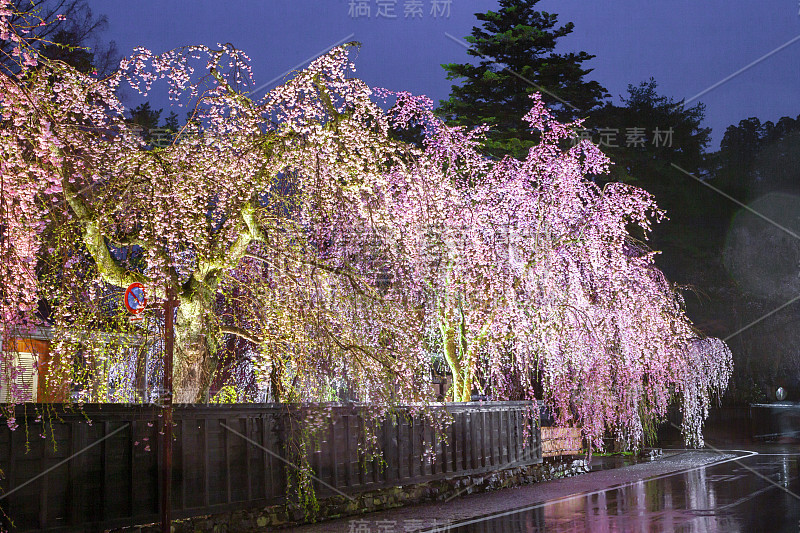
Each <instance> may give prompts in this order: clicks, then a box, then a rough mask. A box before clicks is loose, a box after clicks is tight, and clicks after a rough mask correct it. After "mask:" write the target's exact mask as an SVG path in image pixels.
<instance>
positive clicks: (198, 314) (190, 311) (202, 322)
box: [173, 298, 215, 403]
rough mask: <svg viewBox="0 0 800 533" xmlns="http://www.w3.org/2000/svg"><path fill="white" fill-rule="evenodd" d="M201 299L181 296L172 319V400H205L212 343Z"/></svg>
mask: <svg viewBox="0 0 800 533" xmlns="http://www.w3.org/2000/svg"><path fill="white" fill-rule="evenodd" d="M203 303H204V302H202V301H200V298H192V299H188V298H186V299H184V298H182V299H181V305H180V306H179V307H178V313H177V317H176V318H177V319H176V321H175V363H174V377H173V387H174V401H175V402H176V403H204V402H206V401H208V399H209V388H210V386H211V381H212V379H213V377H214V370H215V361H214V360H213V358H212V355H213V351H214V350H213V346H211V345H210V343H209V339H208V337H207V332H208V321H207V320H206V318H205V316H206V315H205V305H203Z"/></svg>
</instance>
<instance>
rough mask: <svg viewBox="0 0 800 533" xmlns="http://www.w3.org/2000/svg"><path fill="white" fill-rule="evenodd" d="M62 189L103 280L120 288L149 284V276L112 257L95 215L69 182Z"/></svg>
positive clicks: (64, 183)
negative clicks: (132, 284)
mask: <svg viewBox="0 0 800 533" xmlns="http://www.w3.org/2000/svg"><path fill="white" fill-rule="evenodd" d="M62 187H63V189H64V196H65V197H66V199H67V203H68V204H69V206H70V208H71V209H72V212H73V213H74V214H75V215H76V216H77V217H78V220H80V222H81V224H82V226H83V242H84V244H85V245H86V248H87V249H88V250H89V253H91V254H92V257H93V258H94V260H95V263H96V264H97V270H98V272H99V273H100V275H101V276H102V278H103V280H105V281H106V282H108V283H111V284H112V285H116V286H118V287H125V286H127V285H130V284H131V283H136V282H139V283H147V282H149V281H150V279H149V278H148V277H147V276H145V275H144V274H142V273H141V272H133V271H130V270H128V269H126V268H125V267H123V266H122V265H121V264H120V262H119V261H118V260H117V259H115V258H114V256H113V255H111V251H110V250H109V249H108V246H107V245H106V241H105V236H104V235H103V232H102V231H101V230H100V224H99V222H98V221H97V218H96V216H95V214H94V213H93V211H92V210H91V209H89V207H88V206H87V205H86V204H85V203H84V201H83V199H82V198H81V197H80V195H79V194H78V192H77V191H76V190H75V188H74V187H73V186H72V184H70V183H69V180H67V179H64V180H62Z"/></svg>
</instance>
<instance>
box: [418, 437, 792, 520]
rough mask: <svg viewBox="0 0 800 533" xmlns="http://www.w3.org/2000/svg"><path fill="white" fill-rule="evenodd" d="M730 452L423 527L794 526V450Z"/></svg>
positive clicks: (775, 448)
mask: <svg viewBox="0 0 800 533" xmlns="http://www.w3.org/2000/svg"><path fill="white" fill-rule="evenodd" d="M736 456H737V458H736V459H734V460H731V459H728V460H721V461H720V462H718V463H716V464H712V465H710V466H705V467H701V468H692V469H688V470H687V471H679V472H676V473H672V474H666V475H662V476H656V478H654V479H649V480H643V481H639V482H634V483H629V484H625V485H623V486H621V487H617V488H608V489H600V490H597V491H593V492H590V493H588V494H582V495H573V496H568V497H565V498H558V499H554V500H552V501H547V502H542V503H538V504H534V505H532V506H529V507H528V508H527V509H523V510H519V511H506V512H503V513H499V515H498V516H494V517H492V516H491V515H490V516H485V517H476V518H474V519H471V520H466V521H462V522H461V525H459V524H458V523H456V524H452V525H450V526H448V527H447V528H441V529H439V528H436V529H433V530H430V529H429V531H450V532H453V533H478V532H480V533H490V532H491V533H494V532H497V533H500V532H503V533H505V532H509V533H512V532H520V533H523V532H524V533H529V532H531V533H532V532H540V531H541V532H545V531H547V532H554V533H555V532H558V533H561V532H564V533H566V532H579V531H580V532H584V531H585V532H596V533H600V532H626V533H627V532H673V531H680V532H687V533H689V532H691V533H701V532H702V533H706V532H708V533H712V532H719V533H737V532H743V533H744V532H761V531H763V532H793V533H797V532H800V472H799V471H798V462H800V448H798V447H797V446H793V447H773V448H767V447H762V448H757V449H754V450H741V451H738V452H736Z"/></svg>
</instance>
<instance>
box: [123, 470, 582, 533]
mask: <svg viewBox="0 0 800 533" xmlns="http://www.w3.org/2000/svg"><path fill="white" fill-rule="evenodd" d="M588 471H589V465H588V462H587V461H586V460H585V459H583V458H567V457H561V458H552V459H548V460H546V461H544V462H543V463H540V464H535V465H528V466H521V467H515V468H508V469H506V470H500V471H487V472H485V473H482V474H478V475H469V476H455V477H451V478H446V479H439V480H435V481H429V482H425V483H418V484H414V485H405V486H397V487H390V488H385V489H381V490H375V491H369V492H364V493H361V494H357V495H355V496H353V499H352V500H350V499H348V498H346V497H344V496H333V497H330V498H326V499H325V500H321V501H319V511H318V514H317V517H316V520H317V521H319V520H327V519H332V518H341V517H347V516H358V515H363V514H365V513H370V512H374V511H383V510H386V509H392V508H395V507H400V506H403V505H411V504H415V503H422V502H426V501H432V500H445V499H448V498H450V497H452V496H455V495H465V494H472V493H479V492H487V491H492V490H498V489H503V488H510V487H517V486H520V485H525V484H528V483H535V482H541V481H548V480H552V479H558V478H562V477H569V476H574V475H578V474H582V473H585V472H588ZM307 521H308V520H307V519H306V517H305V516H304V512H303V511H302V510H301V509H299V508H297V507H294V508H293V507H291V506H286V505H275V506H271V507H262V508H254V509H247V510H240V511H234V512H230V513H220V514H215V515H208V516H200V517H195V518H190V519H187V520H176V521H174V522H173V526H172V531H173V532H174V533H201V532H202V533H206V532H209V533H250V532H257V531H264V529H265V528H274V529H287V528H291V527H293V526H297V525H299V524H302V523H306V522H307ZM113 531H114V532H115V533H158V532H159V531H160V526H159V525H158V524H150V525H143V526H139V527H133V528H123V529H117V530H113Z"/></svg>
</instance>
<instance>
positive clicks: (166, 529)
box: [161, 287, 178, 533]
mask: <svg viewBox="0 0 800 533" xmlns="http://www.w3.org/2000/svg"><path fill="white" fill-rule="evenodd" d="M177 306H178V302H177V301H176V295H175V289H174V288H172V287H170V288H169V289H168V290H167V300H166V301H165V302H164V387H163V388H164V399H163V402H164V405H163V407H164V409H163V411H164V412H163V416H162V417H161V418H162V421H163V426H162V434H163V435H162V445H161V467H162V471H161V532H162V533H170V525H171V516H170V515H171V511H172V357H173V350H174V347H175V331H174V324H173V322H174V319H173V313H174V311H175V308H176V307H177Z"/></svg>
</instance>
